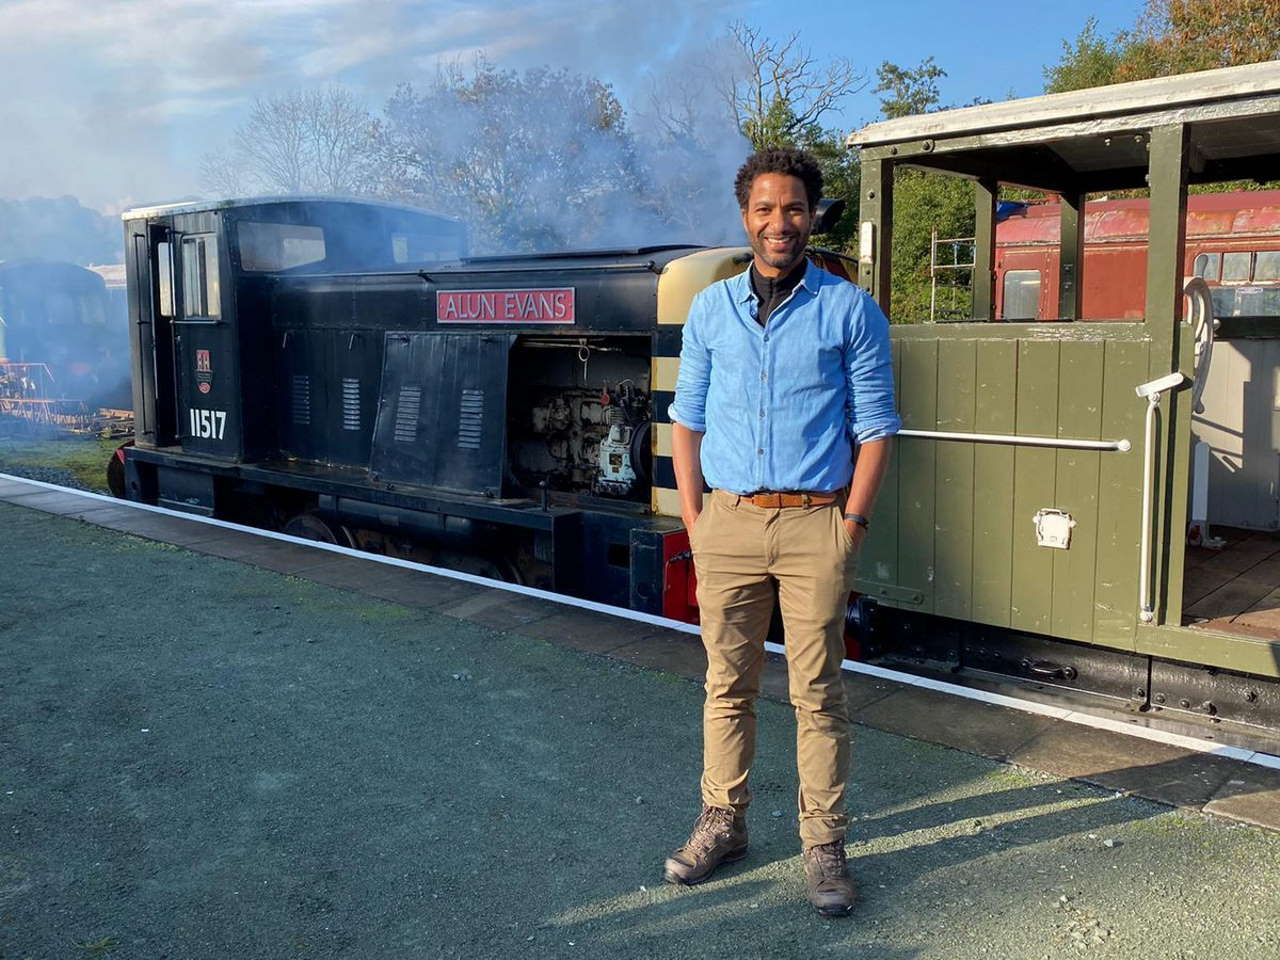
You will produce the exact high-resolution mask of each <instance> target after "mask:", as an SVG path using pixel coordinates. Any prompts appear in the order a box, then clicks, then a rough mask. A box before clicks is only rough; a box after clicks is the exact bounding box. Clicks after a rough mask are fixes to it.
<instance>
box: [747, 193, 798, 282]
mask: <svg viewBox="0 0 1280 960" xmlns="http://www.w3.org/2000/svg"><path fill="white" fill-rule="evenodd" d="M742 226H743V227H744V228H745V229H746V231H747V240H748V241H749V242H750V244H751V251H752V253H754V254H755V261H756V269H757V270H759V271H760V272H761V273H762V274H764V275H765V276H767V277H778V276H782V275H783V274H785V273H786V272H787V271H788V270H790V269H791V267H793V266H794V265H795V264H796V263H797V262H798V261H799V260H800V258H801V257H803V256H804V247H805V244H806V243H808V242H809V234H810V232H811V231H812V230H813V211H812V210H810V209H809V198H808V196H807V195H806V194H805V192H804V181H803V180H801V179H800V178H799V177H793V176H790V175H788V174H785V173H762V174H760V175H759V176H758V177H756V178H755V179H754V180H752V181H751V194H750V195H749V196H748V197H747V206H746V208H745V209H744V210H743V211H742Z"/></svg>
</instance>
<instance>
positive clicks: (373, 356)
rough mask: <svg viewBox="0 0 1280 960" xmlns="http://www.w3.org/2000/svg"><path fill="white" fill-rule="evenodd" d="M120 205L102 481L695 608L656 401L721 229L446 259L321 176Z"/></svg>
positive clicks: (431, 233) (647, 605) (426, 234)
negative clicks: (275, 190) (127, 410)
mask: <svg viewBox="0 0 1280 960" xmlns="http://www.w3.org/2000/svg"><path fill="white" fill-rule="evenodd" d="M838 213H839V211H838V210H836V209H831V210H829V211H828V217H831V216H838ZM124 219H125V243H126V251H127V260H128V264H127V266H128V281H129V311H130V317H131V330H132V362H133V402H134V410H135V415H136V419H137V442H136V445H134V446H131V447H128V448H125V449H124V450H123V451H122V452H121V456H120V459H121V462H122V464H123V467H124V469H123V471H120V473H121V478H120V484H119V486H120V488H121V489H120V490H119V492H120V494H121V495H124V496H127V497H129V498H130V499H135V500H141V501H145V502H149V503H158V504H162V505H165V506H168V507H173V508H176V509H181V510H185V511H191V512H195V513H200V514H204V515H206V516H217V517H220V518H225V519H230V520H236V521H240V522H247V523H252V524H256V525H262V526H269V527H272V528H276V529H282V530H284V531H286V532H289V533H294V534H299V535H303V536H308V537H313V538H317V539H321V540H325V541H329V542H338V543H345V544H349V545H352V546H358V547H361V548H364V549H369V550H374V551H379V552H384V553H387V554H391V555H396V556H404V557H410V558H413V559H418V560H422V561H424V562H428V563H436V564H439V565H441V566H448V567H452V568H455V569H462V570H467V571H470V572H475V573H481V574H485V575H488V576H493V577H500V578H503V579H508V580H514V581H518V582H522V583H527V584H530V585H534V586H538V587H543V588H547V589H552V590H556V591H559V592H562V593H568V594H572V595H575V596H579V597H584V598H587V599H591V600H597V601H601V602H606V603H611V604H616V605H621V606H629V607H632V608H635V609H639V610H644V611H648V612H652V613H663V614H666V615H668V616H672V617H677V618H681V619H696V612H695V610H694V608H693V605H692V597H691V586H690V582H689V580H690V571H689V569H688V567H689V565H688V563H687V550H688V544H687V539H686V537H685V535H684V531H683V528H682V525H681V523H680V520H679V515H680V510H679V502H678V498H677V495H676V491H675V480H674V474H673V471H672V467H671V460H670V453H671V446H670V444H671V425H670V423H669V421H668V420H667V417H666V409H667V405H668V403H669V402H670V400H671V398H672V391H673V389H674V386H675V374H676V365H677V362H678V361H677V357H678V355H679V350H680V330H681V325H682V324H683V322H684V319H685V316H686V314H687V311H688V307H689V304H690V302H691V300H692V298H693V296H694V295H695V294H696V293H697V292H698V291H699V290H701V289H702V288H703V287H705V286H707V285H708V284H710V283H712V282H714V281H715V280H717V279H720V278H723V277H727V276H730V275H732V274H734V273H737V272H739V271H741V270H742V269H744V268H745V266H746V264H747V262H748V260H749V253H748V252H747V251H746V250H745V249H742V248H718V249H707V248H701V247H695V246H654V247H647V248H640V249H629V250H608V251H588V252H569V253H559V254H548V255H537V256H513V257H495V258H489V257H468V256H467V251H466V246H465V244H466V240H465V230H464V229H463V227H462V225H461V224H459V223H458V222H456V221H454V220H451V219H448V218H445V217H440V216H435V215H432V214H428V213H425V212H422V211H418V210H413V209H409V208H405V207H398V206H392V205H389V204H382V203H376V202H363V201H341V200H334V199H331V198H330V199H323V198H322V199H299V198H289V199H282V200H252V201H243V202H223V203H217V204H183V205H174V206H166V207H154V208H149V209H139V210H133V211H130V212H129V213H126V214H125V217H124ZM827 265H828V266H836V265H835V264H832V263H828V264H827ZM837 269H838V266H837Z"/></svg>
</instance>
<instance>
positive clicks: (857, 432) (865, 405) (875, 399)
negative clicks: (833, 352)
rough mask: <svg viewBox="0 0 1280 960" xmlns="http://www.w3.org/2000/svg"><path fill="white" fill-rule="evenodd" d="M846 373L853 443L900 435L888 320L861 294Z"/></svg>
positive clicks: (852, 324) (853, 318) (852, 323)
mask: <svg viewBox="0 0 1280 960" xmlns="http://www.w3.org/2000/svg"><path fill="white" fill-rule="evenodd" d="M681 372H683V370H682V371H681ZM845 373H846V377H847V389H846V391H845V392H846V396H847V398H848V401H847V408H846V409H847V423H848V430H849V437H850V438H851V439H852V440H853V442H854V443H869V442H870V441H872V440H879V439H881V438H883V437H889V436H892V435H893V434H895V433H897V432H898V430H900V429H901V427H902V420H901V418H900V417H899V416H898V412H897V410H895V409H894V398H893V356H892V353H891V351H890V348H889V320H888V318H887V317H885V315H884V312H883V311H882V310H881V309H880V305H879V304H877V303H876V302H875V300H873V299H872V298H871V297H870V296H868V295H867V294H866V293H862V292H861V291H860V292H859V294H858V301H857V303H856V304H855V306H854V308H853V310H852V311H851V316H850V336H849V340H848V346H847V347H846V353H845Z"/></svg>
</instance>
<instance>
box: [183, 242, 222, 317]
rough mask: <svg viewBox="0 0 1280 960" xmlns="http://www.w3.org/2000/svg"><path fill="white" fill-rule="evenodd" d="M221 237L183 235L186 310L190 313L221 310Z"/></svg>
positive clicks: (201, 314) (210, 314) (207, 313)
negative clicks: (219, 277) (219, 251)
mask: <svg viewBox="0 0 1280 960" xmlns="http://www.w3.org/2000/svg"><path fill="white" fill-rule="evenodd" d="M221 293H222V288H221V284H219V282H218V238H217V237H215V236H214V235H213V234H205V235H202V236H197V237H183V238H182V313H183V315H184V316H188V317H216V316H219V315H220V314H221V312H222V311H221V309H220V305H221V302H222V296H221Z"/></svg>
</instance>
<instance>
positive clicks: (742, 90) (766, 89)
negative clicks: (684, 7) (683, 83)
mask: <svg viewBox="0 0 1280 960" xmlns="http://www.w3.org/2000/svg"><path fill="white" fill-rule="evenodd" d="M729 41H730V45H731V46H732V47H733V48H734V50H735V53H736V57H735V59H736V60H737V61H738V62H737V64H736V66H735V68H734V69H732V70H731V71H729V72H728V73H727V74H726V75H725V76H724V77H723V79H722V81H721V85H720V90H721V95H722V96H723V98H724V101H725V103H726V104H727V105H728V108H729V111H730V113H731V114H732V116H733V119H734V122H735V123H736V124H737V127H738V129H739V130H740V131H741V132H742V135H743V136H744V137H746V138H747V139H748V140H749V141H751V145H752V147H754V148H755V149H756V150H762V149H765V148H767V147H776V146H788V145H794V144H796V143H798V142H801V141H803V140H804V139H805V137H806V135H807V134H808V133H809V131H813V130H816V129H819V128H820V126H821V121H822V118H823V116H825V115H826V114H827V113H828V112H829V111H830V110H831V109H832V108H834V107H835V106H836V105H837V104H838V103H839V102H840V100H841V99H842V98H844V97H845V96H847V95H848V94H850V93H855V92H857V91H858V90H861V89H862V88H863V87H864V86H866V84H867V77H866V76H865V75H864V74H862V73H860V72H859V71H858V70H856V69H855V68H854V66H853V64H852V63H850V62H849V61H848V60H846V59H844V58H843V57H841V58H838V59H836V60H832V61H830V62H828V63H826V64H821V63H819V62H818V60H817V58H815V57H814V56H813V54H811V53H810V52H809V51H808V50H806V49H804V48H803V47H801V46H800V44H799V34H794V33H793V34H792V35H791V36H790V37H788V38H786V39H785V40H781V41H779V40H772V39H770V38H769V37H766V36H764V34H763V33H762V32H761V31H760V30H759V29H758V28H756V27H751V26H748V25H747V24H745V23H741V22H738V23H734V24H732V25H731V26H730V27H729Z"/></svg>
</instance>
